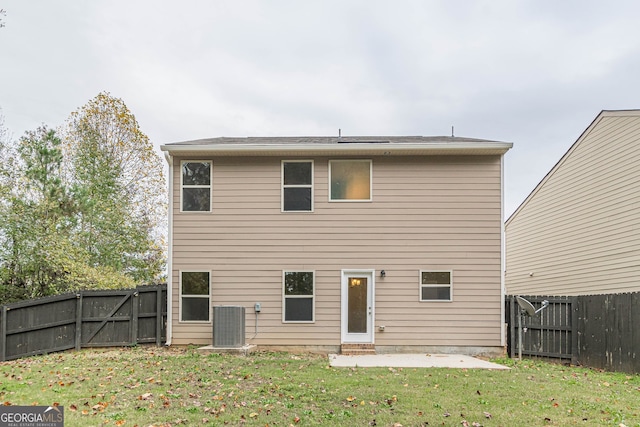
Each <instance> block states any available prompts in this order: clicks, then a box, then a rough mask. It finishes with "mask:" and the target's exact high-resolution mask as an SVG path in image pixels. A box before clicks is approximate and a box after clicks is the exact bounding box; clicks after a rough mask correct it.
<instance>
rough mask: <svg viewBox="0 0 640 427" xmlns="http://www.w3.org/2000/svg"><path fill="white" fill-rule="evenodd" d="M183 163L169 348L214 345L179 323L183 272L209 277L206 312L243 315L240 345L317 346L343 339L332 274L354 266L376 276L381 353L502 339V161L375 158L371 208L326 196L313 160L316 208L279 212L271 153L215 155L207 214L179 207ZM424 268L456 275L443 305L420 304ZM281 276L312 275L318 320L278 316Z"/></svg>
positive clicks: (322, 172)
mask: <svg viewBox="0 0 640 427" xmlns="http://www.w3.org/2000/svg"><path fill="white" fill-rule="evenodd" d="M369 158H371V157H369ZM185 159H188V160H193V159H194V158H193V157H188V158H185ZM201 159H202V158H201ZM207 159H210V158H207ZM180 160H181V159H180V158H176V159H175V160H174V168H173V179H174V183H175V184H174V192H173V224H174V228H173V248H172V249H173V271H172V272H171V275H172V282H173V293H172V303H173V313H172V317H171V319H172V322H173V334H172V335H173V337H172V342H173V343H174V344H187V343H198V344H210V343H211V334H212V332H211V324H194V323H183V322H180V321H179V317H178V316H179V315H178V312H179V311H178V307H179V293H178V286H179V277H178V276H179V272H180V271H181V270H182V271H189V270H208V271H211V277H212V305H242V306H245V307H247V318H246V325H247V343H253V344H258V345H293V346H296V345H319V346H321V345H339V344H340V330H341V329H340V286H341V285H340V283H341V269H357V268H362V269H375V270H376V276H378V277H376V279H375V281H376V283H375V289H376V294H375V300H376V301H375V304H376V316H375V325H376V326H379V325H385V327H386V330H385V331H384V332H378V331H377V328H376V337H375V341H376V344H377V345H388V346H404V345H416V346H489V347H497V346H500V345H501V323H502V318H501V271H500V270H501V265H500V263H501V239H500V233H501V224H502V213H501V199H502V198H501V158H500V156H432V157H427V156H424V157H392V156H386V157H373V158H372V160H373V196H372V197H373V201H372V202H347V203H344V202H342V203H335V202H329V201H328V160H329V159H328V158H314V159H313V160H314V193H315V194H314V202H315V203H314V204H315V206H314V207H315V209H314V212H313V213H282V212H281V210H280V197H281V195H280V193H281V181H280V168H281V163H280V162H281V160H283V159H282V158H275V157H252V158H246V157H243V158H240V157H219V158H213V159H212V160H213V211H212V212H211V213H180V211H179V207H180V185H179V183H180ZM382 269H384V270H385V271H386V277H384V278H381V277H379V272H380V270H382ZM420 269H425V270H429V269H432V270H452V271H453V302H420V301H419V271H420ZM283 270H294V271H295V270H313V271H315V274H316V297H315V298H316V299H315V323H313V324H290V323H283V322H282V271H283ZM255 302H260V303H261V304H262V312H261V313H260V315H259V319H258V333H257V334H256V333H255V314H254V311H253V304H254V303H255Z"/></svg>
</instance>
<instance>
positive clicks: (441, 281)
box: [420, 271, 453, 301]
mask: <svg viewBox="0 0 640 427" xmlns="http://www.w3.org/2000/svg"><path fill="white" fill-rule="evenodd" d="M451 276H452V274H451V271H421V272H420V301H451V300H452V299H451V294H452V287H453V283H452V279H451Z"/></svg>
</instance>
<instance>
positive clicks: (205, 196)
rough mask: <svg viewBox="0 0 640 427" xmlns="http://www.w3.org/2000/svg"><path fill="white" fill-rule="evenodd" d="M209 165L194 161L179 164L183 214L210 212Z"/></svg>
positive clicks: (209, 162) (206, 162)
mask: <svg viewBox="0 0 640 427" xmlns="http://www.w3.org/2000/svg"><path fill="white" fill-rule="evenodd" d="M211 163H212V162H211V161H195V160H185V161H182V162H180V168H181V170H182V177H181V189H182V191H181V200H182V202H181V210H182V211H183V212H210V211H211Z"/></svg>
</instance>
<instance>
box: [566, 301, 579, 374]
mask: <svg viewBox="0 0 640 427" xmlns="http://www.w3.org/2000/svg"><path fill="white" fill-rule="evenodd" d="M579 299H580V297H571V298H569V301H570V303H571V364H572V365H577V364H578V360H579V359H578V351H579V349H578V334H579V331H578V330H579V327H578V308H579V307H578V304H579V303H578V300H579Z"/></svg>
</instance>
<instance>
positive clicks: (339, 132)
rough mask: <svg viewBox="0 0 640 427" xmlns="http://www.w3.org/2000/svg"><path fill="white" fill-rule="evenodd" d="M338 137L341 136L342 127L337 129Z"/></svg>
mask: <svg viewBox="0 0 640 427" xmlns="http://www.w3.org/2000/svg"><path fill="white" fill-rule="evenodd" d="M338 138H342V129H338Z"/></svg>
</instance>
